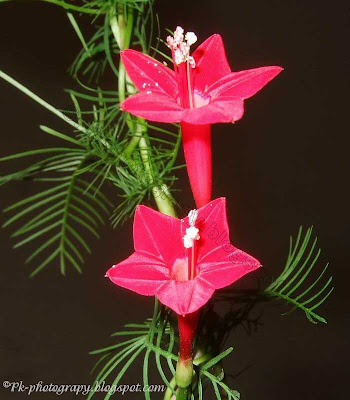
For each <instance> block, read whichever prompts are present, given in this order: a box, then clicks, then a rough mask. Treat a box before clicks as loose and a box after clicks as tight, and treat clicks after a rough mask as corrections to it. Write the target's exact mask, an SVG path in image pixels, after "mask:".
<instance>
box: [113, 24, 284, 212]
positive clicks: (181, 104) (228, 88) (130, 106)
mask: <svg viewBox="0 0 350 400" xmlns="http://www.w3.org/2000/svg"><path fill="white" fill-rule="evenodd" d="M196 40H197V38H196V36H195V34H194V33H192V32H188V33H187V34H186V35H184V31H183V29H182V28H181V27H177V28H176V30H175V34H174V37H168V45H169V47H170V48H171V50H172V55H173V61H174V71H172V70H171V69H169V68H167V67H166V66H164V65H163V64H161V63H160V62H158V61H156V60H154V59H153V58H151V57H149V56H147V55H145V54H143V53H140V52H138V51H134V50H125V51H123V52H122V54H121V57H122V61H123V63H124V66H125V69H126V72H127V74H128V75H129V77H130V79H131V80H132V82H133V83H134V85H135V87H136V88H137V89H138V90H139V93H137V94H135V95H133V96H130V97H129V98H127V99H126V100H125V101H124V102H123V103H122V104H121V108H122V110H125V111H128V112H130V113H131V114H134V115H137V116H139V117H142V118H145V119H148V120H151V121H158V122H181V130H182V135H183V142H184V152H185V158H186V164H187V171H188V175H189V179H190V183H191V187H192V191H193V194H194V198H195V200H196V204H197V207H198V208H199V207H202V206H203V205H204V204H206V203H208V202H209V201H210V199H211V186H212V183H211V181H212V177H211V176H212V165H211V144H210V124H214V123H218V122H235V121H237V120H239V119H240V118H241V117H242V115H243V112H244V107H243V101H244V100H245V99H247V98H249V97H251V96H253V95H254V94H255V93H257V92H258V91H259V90H260V89H262V88H263V87H264V86H265V85H266V84H267V83H268V82H269V81H270V80H271V79H273V78H274V77H275V76H276V75H278V74H279V73H280V72H281V70H282V68H281V67H277V66H270V67H262V68H254V69H249V70H245V71H239V72H231V69H230V67H229V65H228V62H227V59H226V54H225V49H224V46H223V42H222V39H221V36H220V35H213V36H210V37H209V38H208V39H207V40H206V41H205V42H203V43H202V44H201V45H200V46H199V47H198V48H197V49H196V50H195V51H194V53H193V55H192V56H191V55H190V47H191V45H192V44H193V43H195V42H196Z"/></svg>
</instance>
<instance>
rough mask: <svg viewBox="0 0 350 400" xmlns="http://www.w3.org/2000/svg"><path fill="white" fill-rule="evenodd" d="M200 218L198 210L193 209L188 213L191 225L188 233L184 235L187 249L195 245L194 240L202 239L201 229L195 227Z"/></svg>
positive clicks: (187, 230)
mask: <svg viewBox="0 0 350 400" xmlns="http://www.w3.org/2000/svg"><path fill="white" fill-rule="evenodd" d="M197 218H198V211H197V210H191V211H190V212H189V213H188V222H189V224H190V227H189V228H187V229H186V235H185V236H184V237H183V241H184V246H185V248H186V249H190V248H191V247H193V244H194V241H195V240H199V239H200V235H199V229H198V228H196V227H195V223H196V220H197Z"/></svg>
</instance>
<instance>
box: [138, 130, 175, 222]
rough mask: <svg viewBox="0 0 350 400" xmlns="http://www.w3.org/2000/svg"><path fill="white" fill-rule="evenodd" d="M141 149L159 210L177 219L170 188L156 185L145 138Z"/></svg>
mask: <svg viewBox="0 0 350 400" xmlns="http://www.w3.org/2000/svg"><path fill="white" fill-rule="evenodd" d="M139 148H140V153H141V158H142V162H143V165H144V168H145V173H146V179H148V180H149V183H150V184H151V185H152V193H153V197H154V200H155V202H156V204H157V207H158V210H159V211H160V212H161V213H163V214H165V215H170V216H171V217H176V213H175V209H174V206H173V202H172V201H171V198H170V193H169V190H168V187H167V186H166V185H165V184H162V185H161V186H159V185H156V184H155V182H154V177H153V171H152V166H151V161H150V157H149V149H148V145H147V142H146V139H145V137H144V136H142V137H141V138H140V141H139Z"/></svg>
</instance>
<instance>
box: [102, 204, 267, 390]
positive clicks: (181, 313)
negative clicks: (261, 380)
mask: <svg viewBox="0 0 350 400" xmlns="http://www.w3.org/2000/svg"><path fill="white" fill-rule="evenodd" d="M134 248H135V252H134V253H133V254H132V255H131V256H130V257H129V258H127V259H126V260H124V261H122V262H121V263H119V264H117V265H114V266H113V267H112V268H110V269H109V270H108V272H107V276H108V277H109V278H110V280H111V281H112V282H113V283H115V284H116V285H118V286H121V287H124V288H127V289H129V290H132V291H134V292H136V293H139V294H142V295H146V296H152V295H156V296H157V297H158V299H159V300H160V301H161V303H163V304H164V305H166V306H168V307H169V308H171V309H172V310H173V311H175V313H176V314H178V325H179V334H180V352H179V361H178V365H177V368H176V383H177V385H178V386H179V387H181V388H186V387H187V386H189V384H190V383H191V380H192V370H193V357H192V346H193V339H194V335H195V332H196V329H197V324H198V313H199V309H200V308H201V307H202V306H204V304H206V303H207V302H208V301H209V299H210V298H211V297H212V296H213V294H214V292H215V289H220V288H223V287H225V286H228V285H230V284H231V283H233V282H235V281H237V280H238V279H240V278H241V277H242V276H244V275H246V274H248V273H249V272H251V271H253V270H255V269H257V268H259V267H260V263H259V261H258V260H256V259H255V258H253V257H252V256H250V255H248V254H247V253H245V252H243V251H242V250H239V249H237V248H236V247H234V246H233V245H232V244H230V241H229V230H228V224H227V217H226V200H225V199H224V198H219V199H216V200H214V201H212V202H210V203H208V204H207V205H205V206H203V207H202V208H200V209H199V210H198V211H197V210H192V211H191V212H190V213H189V215H188V216H187V217H186V218H184V219H181V220H180V219H178V218H174V217H170V216H167V215H164V214H162V213H159V212H157V211H155V210H152V209H151V208H148V207H145V206H139V207H138V208H137V210H136V212H135V219H134Z"/></svg>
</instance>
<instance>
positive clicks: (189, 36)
mask: <svg viewBox="0 0 350 400" xmlns="http://www.w3.org/2000/svg"><path fill="white" fill-rule="evenodd" d="M185 39H186V41H187V44H188V45H189V46H192V45H193V44H194V43H196V42H197V36H196V34H195V33H194V32H187V33H186V36H185Z"/></svg>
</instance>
